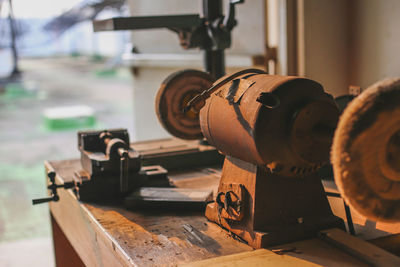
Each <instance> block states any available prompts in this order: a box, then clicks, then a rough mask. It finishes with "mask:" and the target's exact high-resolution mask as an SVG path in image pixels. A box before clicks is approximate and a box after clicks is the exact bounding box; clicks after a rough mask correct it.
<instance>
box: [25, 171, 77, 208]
mask: <svg viewBox="0 0 400 267" xmlns="http://www.w3.org/2000/svg"><path fill="white" fill-rule="evenodd" d="M47 177H48V178H49V180H50V184H49V185H48V186H47V189H49V190H51V196H50V197H44V198H37V199H32V205H36V204H41V203H46V202H50V201H54V202H57V201H59V200H60V197H59V195H58V193H57V189H58V188H65V189H68V188H72V187H74V183H64V184H62V185H58V184H56V173H55V172H54V171H49V172H48V173H47Z"/></svg>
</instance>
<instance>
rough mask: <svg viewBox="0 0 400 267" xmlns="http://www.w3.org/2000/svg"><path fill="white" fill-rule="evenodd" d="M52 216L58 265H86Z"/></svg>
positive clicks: (62, 266)
mask: <svg viewBox="0 0 400 267" xmlns="http://www.w3.org/2000/svg"><path fill="white" fill-rule="evenodd" d="M50 217H51V229H52V232H53V244H54V256H55V260H56V266H57V267H69V266H75V267H84V266H85V264H83V262H82V260H81V258H80V257H79V255H78V254H77V253H76V251H75V249H74V248H73V247H72V245H71V243H70V242H69V241H68V239H67V237H66V236H65V235H64V233H63V231H61V229H60V226H58V224H57V222H56V221H55V219H54V218H53V216H50Z"/></svg>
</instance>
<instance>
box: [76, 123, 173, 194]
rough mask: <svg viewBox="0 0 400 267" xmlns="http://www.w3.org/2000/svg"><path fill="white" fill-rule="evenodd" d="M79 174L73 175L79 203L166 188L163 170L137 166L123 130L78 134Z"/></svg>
mask: <svg viewBox="0 0 400 267" xmlns="http://www.w3.org/2000/svg"><path fill="white" fill-rule="evenodd" d="M78 147H79V150H80V151H81V164H82V170H79V171H77V172H75V177H74V179H75V183H76V184H77V185H78V186H77V189H78V193H79V196H80V199H81V200H85V199H86V200H93V199H96V200H97V199H98V198H103V199H108V198H117V197H119V196H124V195H126V194H127V193H129V192H132V191H133V190H134V189H137V188H139V187H142V186H169V181H168V179H167V176H166V175H167V170H165V169H164V168H162V167H161V166H159V165H154V166H145V167H142V166H141V158H140V155H139V153H138V152H137V151H135V150H133V149H132V148H130V146H129V134H128V131H127V130H126V129H114V130H104V131H81V132H78Z"/></svg>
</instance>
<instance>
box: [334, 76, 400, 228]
mask: <svg viewBox="0 0 400 267" xmlns="http://www.w3.org/2000/svg"><path fill="white" fill-rule="evenodd" d="M331 160H332V164H333V170H334V174H335V181H336V184H337V186H338V188H339V190H340V192H341V194H342V196H343V197H344V199H345V200H346V202H347V203H349V204H350V205H351V206H352V207H353V208H354V209H356V210H357V211H358V212H360V213H361V214H362V215H364V216H365V217H367V218H369V219H372V220H379V221H387V222H396V221H400V79H388V80H384V81H382V82H379V83H376V84H374V85H372V86H371V87H369V88H368V89H366V90H365V91H364V92H363V93H362V94H361V95H360V96H358V97H357V98H355V99H354V100H353V101H352V102H351V103H350V104H349V106H348V107H347V108H346V109H345V111H344V112H343V115H342V116H341V118H340V121H339V124H338V127H337V129H336V132H335V137H334V140H333V146H332V153H331Z"/></svg>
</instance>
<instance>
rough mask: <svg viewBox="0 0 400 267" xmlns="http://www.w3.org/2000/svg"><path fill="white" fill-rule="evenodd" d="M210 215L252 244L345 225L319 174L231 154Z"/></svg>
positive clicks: (282, 240)
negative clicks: (283, 171)
mask: <svg viewBox="0 0 400 267" xmlns="http://www.w3.org/2000/svg"><path fill="white" fill-rule="evenodd" d="M206 217H207V218H208V219H209V220H210V221H213V222H215V223H217V224H219V225H220V226H222V227H223V228H225V229H227V230H228V231H230V232H232V233H234V234H235V235H237V236H238V237H240V238H241V239H243V240H245V241H246V242H247V243H248V244H249V245H250V246H252V247H254V248H263V247H269V246H273V245H279V244H283V243H288V242H292V241H297V240H301V239H305V238H308V237H312V236H314V235H316V234H317V233H318V231H320V230H323V229H328V228H335V227H336V228H341V229H345V226H344V223H343V220H342V219H340V218H338V217H336V216H334V215H333V213H332V211H331V208H330V206H329V203H328V200H327V198H326V195H325V191H324V189H323V186H322V183H321V181H320V179H319V177H318V176H316V175H307V176H304V177H283V176H279V175H277V174H272V173H270V172H269V171H268V170H267V169H266V168H264V167H260V166H257V165H254V164H251V163H248V162H245V161H242V160H239V159H236V158H232V157H226V159H225V162H224V167H223V170H222V177H221V181H220V185H219V188H218V195H217V198H216V201H215V202H213V203H211V204H209V205H208V206H207V208H206Z"/></svg>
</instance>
